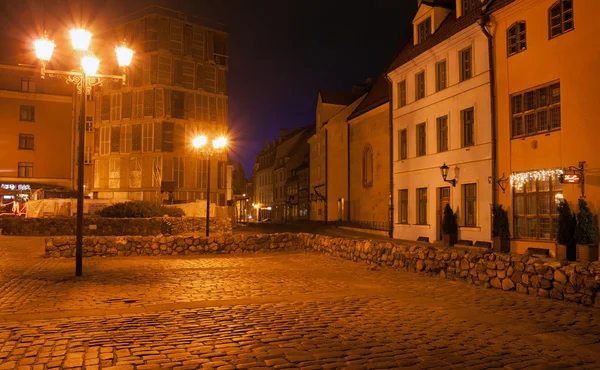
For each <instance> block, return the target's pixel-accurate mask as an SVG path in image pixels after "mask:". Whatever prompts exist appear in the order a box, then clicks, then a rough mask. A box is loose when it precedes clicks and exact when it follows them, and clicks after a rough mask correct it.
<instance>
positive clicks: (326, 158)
mask: <svg viewBox="0 0 600 370" xmlns="http://www.w3.org/2000/svg"><path fill="white" fill-rule="evenodd" d="M327 139H328V135H327V129H325V202H324V203H325V225H327V219H328V218H329V215H328V214H327V203H328V202H329V194H328V193H329V191H328V190H329V182H328V176H327V175H329V172H328V171H327V169H328V168H327V167H328V164H329V158H328V154H329V150H328V147H327Z"/></svg>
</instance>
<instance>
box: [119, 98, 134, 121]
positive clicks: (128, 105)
mask: <svg viewBox="0 0 600 370" xmlns="http://www.w3.org/2000/svg"><path fill="white" fill-rule="evenodd" d="M132 108H133V93H132V92H131V91H129V92H125V93H123V111H122V118H123V119H126V118H128V119H131V115H132Z"/></svg>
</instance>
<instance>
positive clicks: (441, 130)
mask: <svg viewBox="0 0 600 370" xmlns="http://www.w3.org/2000/svg"><path fill="white" fill-rule="evenodd" d="M436 123H437V151H438V153H439V152H445V151H447V150H448V116H443V117H438V118H437V120H436Z"/></svg>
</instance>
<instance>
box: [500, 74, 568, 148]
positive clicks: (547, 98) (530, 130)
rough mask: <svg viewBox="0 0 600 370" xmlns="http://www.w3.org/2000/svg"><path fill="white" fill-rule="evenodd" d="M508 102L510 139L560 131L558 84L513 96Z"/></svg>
mask: <svg viewBox="0 0 600 370" xmlns="http://www.w3.org/2000/svg"><path fill="white" fill-rule="evenodd" d="M510 102H511V115H512V138H517V137H522V136H529V135H535V134H538V133H544V132H548V131H552V130H560V126H561V119H560V82H555V83H553V84H550V85H546V86H542V87H536V88H534V89H532V90H528V91H525V92H522V93H518V94H514V95H512V96H511V98H510Z"/></svg>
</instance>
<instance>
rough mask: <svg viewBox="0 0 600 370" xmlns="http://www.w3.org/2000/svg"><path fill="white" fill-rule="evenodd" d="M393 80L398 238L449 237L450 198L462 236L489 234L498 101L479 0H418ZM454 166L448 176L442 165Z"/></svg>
mask: <svg viewBox="0 0 600 370" xmlns="http://www.w3.org/2000/svg"><path fill="white" fill-rule="evenodd" d="M419 3H420V4H419V8H418V11H417V14H416V15H415V17H414V19H413V42H410V43H408V45H407V46H406V47H405V48H404V49H403V50H402V51H401V52H400V54H399V55H398V56H397V58H396V60H395V61H394V62H393V63H392V65H391V67H390V68H389V70H388V79H389V80H390V82H391V83H392V84H393V97H392V99H390V104H393V130H394V133H393V135H394V139H393V150H392V157H393V168H392V173H393V182H394V194H393V197H394V208H395V211H394V238H398V239H407V240H417V239H418V238H419V237H426V238H428V240H429V241H436V240H441V239H442V229H441V223H442V214H443V208H444V206H445V204H446V203H448V202H449V203H450V205H451V206H452V209H453V210H454V212H457V215H458V224H459V233H458V238H459V239H460V240H465V241H471V242H472V243H475V242H476V241H490V239H491V221H490V213H491V212H490V205H491V203H492V187H491V184H490V183H491V180H492V178H491V174H492V167H491V156H492V145H491V141H492V138H491V133H492V131H491V108H490V107H491V100H490V74H489V59H488V58H489V54H488V41H487V37H486V36H485V35H484V33H483V32H482V30H481V27H480V26H479V25H478V24H477V20H478V19H479V18H480V16H481V9H480V8H478V7H477V6H476V5H477V4H478V3H479V1H473V0H435V1H423V2H421V1H419ZM444 163H445V164H446V165H448V167H449V172H448V176H447V180H452V179H455V180H456V182H455V186H454V185H453V184H451V183H449V182H446V181H444V179H443V178H442V175H441V171H440V167H441V166H443V165H444Z"/></svg>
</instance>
